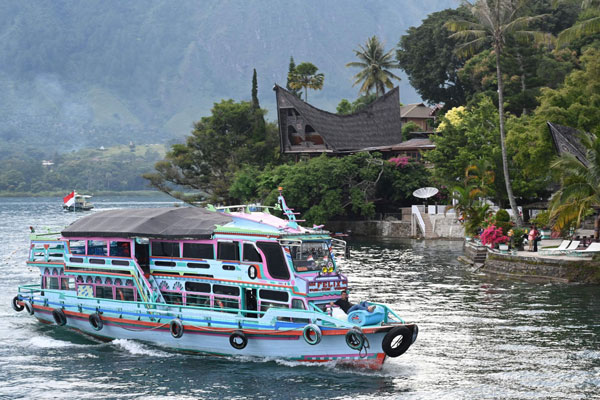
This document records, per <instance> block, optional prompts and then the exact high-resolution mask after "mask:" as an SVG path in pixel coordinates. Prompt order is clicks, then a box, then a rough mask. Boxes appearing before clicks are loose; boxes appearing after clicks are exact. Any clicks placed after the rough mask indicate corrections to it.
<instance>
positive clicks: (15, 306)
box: [11, 296, 25, 312]
mask: <svg viewBox="0 0 600 400" xmlns="http://www.w3.org/2000/svg"><path fill="white" fill-rule="evenodd" d="M18 302H19V296H15V297H13V299H12V303H11V304H12V308H13V310H15V311H16V312H21V311H23V309H24V308H25V306H24V305H23V304H19V303H18Z"/></svg>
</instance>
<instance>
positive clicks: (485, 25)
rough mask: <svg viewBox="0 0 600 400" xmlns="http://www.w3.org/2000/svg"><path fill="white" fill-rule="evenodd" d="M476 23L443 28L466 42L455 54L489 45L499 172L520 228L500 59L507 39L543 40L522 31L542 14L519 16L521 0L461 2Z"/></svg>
mask: <svg viewBox="0 0 600 400" xmlns="http://www.w3.org/2000/svg"><path fill="white" fill-rule="evenodd" d="M462 3H463V5H465V6H467V7H468V8H469V9H470V10H471V13H472V14H473V16H475V18H476V19H477V21H478V22H472V21H466V20H457V21H449V22H447V23H446V24H445V26H446V28H448V29H449V30H450V31H453V32H455V33H454V34H453V35H451V36H450V37H451V38H456V39H459V40H468V41H467V42H465V43H463V44H462V45H460V46H459V47H458V48H457V51H458V53H459V54H473V53H474V52H475V51H476V50H478V49H481V48H483V47H484V46H486V45H487V46H491V48H492V49H493V50H494V53H495V58H496V78H497V80H498V115H499V122H500V124H499V127H500V147H501V149H502V167H503V168H502V169H503V173H504V181H505V184H506V193H507V195H508V201H509V203H510V208H511V209H512V211H513V214H514V215H515V218H516V220H517V225H518V226H522V225H523V220H522V218H521V216H520V214H519V210H518V209H517V203H516V201H515V196H514V194H513V190H512V186H511V182H510V174H509V172H508V157H507V155H506V134H505V130H504V82H503V76H502V70H501V64H500V59H501V57H502V53H503V50H504V46H505V44H506V40H507V39H508V38H509V37H514V38H515V39H517V40H521V41H528V40H531V39H536V40H538V41H543V40H544V39H546V38H547V36H546V35H544V34H543V33H541V32H537V31H528V30H525V29H526V28H527V27H528V26H529V25H530V24H531V23H533V22H535V21H538V20H540V19H541V18H542V17H544V15H537V16H519V15H520V13H521V11H522V9H523V7H524V6H525V4H526V1H525V0H475V1H474V2H470V1H468V0H462Z"/></svg>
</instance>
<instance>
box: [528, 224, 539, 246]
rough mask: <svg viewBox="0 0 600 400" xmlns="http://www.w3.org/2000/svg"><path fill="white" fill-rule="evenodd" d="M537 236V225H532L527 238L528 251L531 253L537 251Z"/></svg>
mask: <svg viewBox="0 0 600 400" xmlns="http://www.w3.org/2000/svg"><path fill="white" fill-rule="evenodd" d="M537 236H538V231H537V229H536V228H535V225H531V229H530V230H529V235H528V236H527V245H528V246H527V249H528V250H529V251H534V252H536V251H537Z"/></svg>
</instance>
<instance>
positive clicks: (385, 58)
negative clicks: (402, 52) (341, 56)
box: [346, 36, 401, 97]
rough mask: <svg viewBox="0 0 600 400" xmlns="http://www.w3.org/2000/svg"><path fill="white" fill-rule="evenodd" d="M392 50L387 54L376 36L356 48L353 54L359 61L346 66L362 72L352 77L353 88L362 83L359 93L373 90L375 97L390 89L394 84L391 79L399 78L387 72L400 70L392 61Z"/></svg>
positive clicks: (367, 92)
mask: <svg viewBox="0 0 600 400" xmlns="http://www.w3.org/2000/svg"><path fill="white" fill-rule="evenodd" d="M393 52H394V50H393V49H392V50H390V51H388V52H387V53H386V52H385V50H384V48H383V43H381V42H380V41H379V39H378V38H377V36H372V37H370V38H369V39H367V43H366V44H365V46H364V47H363V46H362V45H359V46H358V50H354V54H356V57H358V59H359V60H360V61H353V62H349V63H348V64H346V67H358V68H362V70H361V71H360V72H359V73H358V74H356V75H354V79H356V81H355V82H354V85H353V86H356V85H358V84H359V83H361V82H362V85H361V87H360V90H359V92H360V93H363V94H369V93H370V92H371V90H373V89H375V92H376V93H377V97H379V96H383V94H384V93H385V88H386V87H387V88H388V89H392V88H393V87H394V84H393V83H392V79H397V80H401V79H400V77H398V76H396V75H394V74H393V73H391V72H390V71H389V70H390V69H392V68H400V66H399V65H398V64H397V63H396V62H394V59H393V57H394V56H393Z"/></svg>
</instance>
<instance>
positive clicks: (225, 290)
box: [213, 285, 240, 296]
mask: <svg viewBox="0 0 600 400" xmlns="http://www.w3.org/2000/svg"><path fill="white" fill-rule="evenodd" d="M213 293H214V294H225V295H228V296H239V295H240V288H239V287H237V286H225V285H213Z"/></svg>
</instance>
